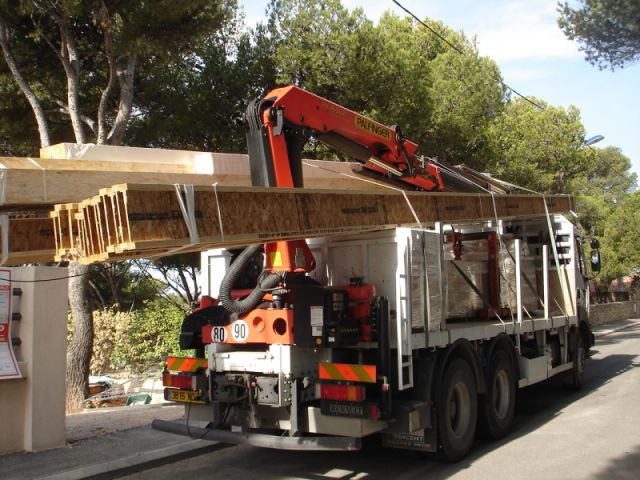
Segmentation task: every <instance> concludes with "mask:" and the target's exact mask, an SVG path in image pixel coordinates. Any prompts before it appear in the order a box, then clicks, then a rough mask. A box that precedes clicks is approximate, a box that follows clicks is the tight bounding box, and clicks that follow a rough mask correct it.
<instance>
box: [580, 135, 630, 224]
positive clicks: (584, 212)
mask: <svg viewBox="0 0 640 480" xmlns="http://www.w3.org/2000/svg"><path fill="white" fill-rule="evenodd" d="M583 154H584V155H585V156H586V160H587V168H586V171H585V172H583V174H581V175H579V176H577V177H575V178H573V179H571V180H570V181H569V184H568V186H567V193H572V194H573V195H575V196H576V199H577V208H578V212H579V213H580V223H581V224H582V225H583V226H584V227H585V229H586V230H587V232H589V233H592V234H594V235H596V236H602V235H603V233H604V227H605V222H606V220H607V219H608V218H609V216H610V215H611V213H612V212H613V211H614V210H615V209H616V208H617V207H618V205H619V204H620V203H621V202H622V201H623V200H624V199H625V197H626V196H627V195H628V194H629V193H631V192H632V191H634V190H635V189H636V187H637V176H636V174H635V173H632V172H631V170H630V169H631V160H630V159H629V158H628V157H626V156H625V155H623V154H622V152H621V151H620V149H619V148H616V147H606V148H587V149H584V152H583Z"/></svg>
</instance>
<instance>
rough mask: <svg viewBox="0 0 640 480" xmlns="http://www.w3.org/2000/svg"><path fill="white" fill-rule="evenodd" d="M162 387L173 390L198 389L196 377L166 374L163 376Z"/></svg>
mask: <svg viewBox="0 0 640 480" xmlns="http://www.w3.org/2000/svg"><path fill="white" fill-rule="evenodd" d="M162 385H164V386H165V387H172V388H188V389H192V390H195V389H196V377H195V376H194V375H174V374H171V373H165V374H163V375H162Z"/></svg>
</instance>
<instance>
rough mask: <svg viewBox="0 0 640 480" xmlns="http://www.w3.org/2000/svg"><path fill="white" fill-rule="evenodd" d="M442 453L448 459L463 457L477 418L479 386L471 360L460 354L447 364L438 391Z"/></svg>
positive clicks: (472, 435)
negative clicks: (463, 357) (470, 364)
mask: <svg viewBox="0 0 640 480" xmlns="http://www.w3.org/2000/svg"><path fill="white" fill-rule="evenodd" d="M437 411H438V433H439V437H440V454H441V457H442V459H443V460H445V461H447V462H457V461H458V460H461V459H462V458H464V456H465V455H466V454H467V452H469V449H470V448H471V445H472V443H473V437H474V435H475V432H476V424H477V420H478V389H477V387H476V380H475V377H474V375H473V372H472V371H471V368H470V367H469V364H468V363H467V362H465V361H464V360H463V359H461V358H457V359H455V360H453V361H452V362H451V363H450V364H449V366H448V367H447V369H446V371H445V373H444V377H443V379H442V385H441V388H440V392H439V395H438V403H437Z"/></svg>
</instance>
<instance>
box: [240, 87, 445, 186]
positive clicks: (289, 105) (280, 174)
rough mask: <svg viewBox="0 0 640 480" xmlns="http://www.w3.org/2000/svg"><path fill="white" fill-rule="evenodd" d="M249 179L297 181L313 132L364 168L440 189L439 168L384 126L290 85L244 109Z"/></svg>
mask: <svg viewBox="0 0 640 480" xmlns="http://www.w3.org/2000/svg"><path fill="white" fill-rule="evenodd" d="M247 120H248V121H249V133H248V135H247V139H248V146H249V157H250V158H251V173H252V181H253V184H254V185H261V186H273V187H302V186H303V183H302V165H301V163H302V148H303V146H304V144H305V143H306V142H307V141H308V140H309V137H310V136H313V137H314V138H316V139H317V140H318V141H321V142H323V143H326V144H327V145H329V146H331V147H333V148H335V149H337V150H339V151H341V152H344V153H346V154H347V155H350V156H351V157H353V158H355V159H356V160H358V161H360V162H362V163H363V164H364V166H365V168H367V169H369V170H372V171H375V172H377V173H379V174H382V175H389V176H391V177H392V178H395V179H397V180H400V181H402V182H406V183H408V184H409V185H408V186H413V187H414V188H419V189H422V190H429V191H431V190H443V189H444V183H443V181H442V176H441V173H440V169H439V168H438V167H437V166H435V165H433V164H430V163H423V162H422V161H421V160H419V159H418V158H416V156H415V152H416V150H417V149H418V145H417V144H415V143H413V142H411V141H410V140H407V139H405V138H404V137H403V136H402V133H401V132H400V129H399V128H398V127H389V126H386V125H383V124H381V123H378V122H376V121H375V120H372V119H370V118H367V117H365V116H363V115H360V114H358V113H356V112H354V111H352V110H349V109H347V108H345V107H343V106H341V105H338V104H337V103H334V102H331V101H329V100H327V99H325V98H322V97H319V96H317V95H314V94H313V93H310V92H307V91H306V90H303V89H301V88H299V87H296V86H293V85H291V86H288V87H283V88H277V89H275V90H272V91H271V92H269V93H268V94H267V95H265V96H264V97H263V98H261V99H258V100H256V101H254V102H252V103H251V104H250V105H249V107H248V109H247Z"/></svg>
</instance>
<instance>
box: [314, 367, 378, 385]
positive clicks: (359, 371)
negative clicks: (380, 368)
mask: <svg viewBox="0 0 640 480" xmlns="http://www.w3.org/2000/svg"><path fill="white" fill-rule="evenodd" d="M318 376H319V377H320V379H321V380H344V381H351V382H366V383H375V381H376V366H375V365H353V364H348V363H324V362H323V363H320V364H319V365H318Z"/></svg>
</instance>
